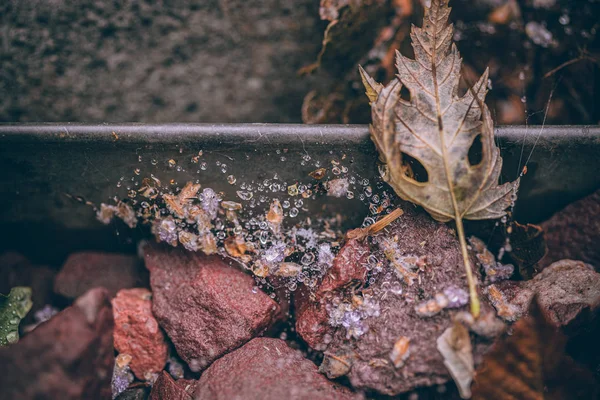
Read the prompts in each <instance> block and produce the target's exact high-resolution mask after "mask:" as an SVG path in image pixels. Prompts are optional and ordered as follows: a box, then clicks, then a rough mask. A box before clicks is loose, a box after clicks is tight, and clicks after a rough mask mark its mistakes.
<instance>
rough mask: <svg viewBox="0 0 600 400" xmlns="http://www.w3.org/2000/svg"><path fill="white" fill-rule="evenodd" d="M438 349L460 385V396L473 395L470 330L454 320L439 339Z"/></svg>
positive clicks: (457, 384)
mask: <svg viewBox="0 0 600 400" xmlns="http://www.w3.org/2000/svg"><path fill="white" fill-rule="evenodd" d="M437 348H438V351H439V352H440V353H441V354H442V356H444V365H445V366H446V368H447V369H448V372H450V375H452V379H454V383H456V386H457V387H458V391H459V393H460V397H462V398H463V399H468V398H470V397H471V382H472V381H473V374H474V370H475V367H474V362H473V348H472V346H471V338H470V337H469V330H468V329H467V328H465V327H464V326H463V325H462V324H461V323H460V322H454V325H452V326H451V327H449V328H448V329H446V330H445V331H444V333H442V335H441V336H440V337H439V338H438V339H437Z"/></svg>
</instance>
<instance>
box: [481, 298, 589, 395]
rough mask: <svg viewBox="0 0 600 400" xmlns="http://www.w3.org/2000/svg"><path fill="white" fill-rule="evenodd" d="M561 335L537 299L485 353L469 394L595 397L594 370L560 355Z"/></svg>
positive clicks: (563, 350) (563, 348) (561, 352)
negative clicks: (507, 333) (508, 333)
mask: <svg viewBox="0 0 600 400" xmlns="http://www.w3.org/2000/svg"><path fill="white" fill-rule="evenodd" d="M565 344H566V338H565V336H564V335H563V334H562V333H561V332H560V331H558V330H557V329H556V328H555V327H554V326H553V325H552V324H551V323H550V322H548V320H547V318H546V317H545V316H544V314H543V312H542V309H541V308H540V306H539V304H538V302H537V299H534V300H533V301H532V303H531V306H530V310H529V316H528V317H526V318H523V319H521V320H519V321H518V322H517V323H516V324H515V325H514V327H513V333H512V335H510V336H505V337H503V338H502V339H501V340H500V341H498V342H497V343H496V344H495V345H494V347H493V348H492V349H491V350H490V352H489V353H488V354H486V356H485V358H484V360H483V362H482V364H481V365H480V367H479V368H478V369H477V371H476V373H475V384H474V385H473V388H472V389H473V398H474V399H486V400H493V399H597V398H598V395H599V394H600V393H599V392H598V384H597V382H596V380H595V379H594V376H593V374H592V373H591V372H590V371H589V370H587V369H584V368H582V367H581V366H579V365H578V364H577V363H576V362H575V361H574V360H573V359H572V358H570V357H569V356H567V355H566V354H565Z"/></svg>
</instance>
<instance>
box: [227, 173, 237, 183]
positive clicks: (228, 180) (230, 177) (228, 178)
mask: <svg viewBox="0 0 600 400" xmlns="http://www.w3.org/2000/svg"><path fill="white" fill-rule="evenodd" d="M227 182H228V183H229V184H230V185H235V182H236V179H235V176H233V175H229V176H228V177H227Z"/></svg>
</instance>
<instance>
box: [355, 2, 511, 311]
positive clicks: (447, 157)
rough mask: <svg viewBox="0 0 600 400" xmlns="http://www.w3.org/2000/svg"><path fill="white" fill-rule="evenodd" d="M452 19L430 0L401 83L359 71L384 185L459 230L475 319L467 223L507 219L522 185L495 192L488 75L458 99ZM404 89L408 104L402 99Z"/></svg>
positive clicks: (496, 158)
mask: <svg viewBox="0 0 600 400" xmlns="http://www.w3.org/2000/svg"><path fill="white" fill-rule="evenodd" d="M449 15H450V8H449V7H448V6H447V1H445V0H431V6H430V7H429V8H427V9H426V10H425V16H424V19H423V27H422V28H417V27H414V26H413V28H412V31H411V38H412V45H413V49H414V53H415V59H414V60H412V59H409V58H407V57H404V56H403V55H401V54H400V53H397V60H396V61H397V63H396V66H397V68H398V75H397V78H396V79H394V80H393V81H392V82H390V83H389V84H388V85H387V86H385V87H382V86H381V85H380V84H378V83H376V82H375V81H374V80H373V79H372V78H371V77H370V76H368V75H367V73H366V72H365V71H364V70H363V69H362V68H360V73H361V76H362V79H363V83H364V85H365V87H366V88H367V96H368V97H369V100H370V101H371V108H372V125H371V128H370V130H371V138H372V139H373V141H374V142H375V145H376V147H377V149H378V151H379V156H380V159H381V161H382V162H383V163H384V164H385V166H384V168H383V169H382V175H383V178H384V179H385V180H386V181H387V182H388V183H389V184H390V185H391V186H392V188H393V189H394V191H395V192H396V193H397V194H398V195H399V196H400V197H401V198H403V199H404V200H408V201H411V202H413V203H415V204H417V205H420V206H422V207H423V208H425V210H427V212H429V214H431V216H432V217H433V218H435V219H436V220H438V221H442V222H447V221H450V220H454V221H455V222H456V228H457V231H458V236H459V239H460V243H461V249H462V252H463V261H464V264H465V268H466V271H467V279H468V280H469V288H470V295H471V310H472V312H473V314H474V315H478V314H479V302H478V299H477V293H476V290H475V282H474V280H473V277H472V273H471V268H470V263H469V256H468V253H467V246H466V240H465V238H464V228H463V223H462V220H463V219H491V218H499V217H502V216H503V215H505V210H506V208H507V207H508V206H509V205H510V204H511V202H512V201H513V200H514V199H513V195H514V193H515V192H516V189H517V187H518V184H519V180H516V181H515V182H510V183H506V184H503V185H498V179H499V177H500V171H501V169H502V158H501V157H500V152H499V150H498V148H497V147H496V145H495V143H494V129H493V122H492V118H491V115H490V112H489V110H488V108H487V106H486V105H485V103H484V98H485V95H486V93H487V82H488V72H487V71H486V72H485V73H484V74H483V76H482V77H481V78H480V79H479V81H478V82H477V83H476V84H475V85H473V87H472V88H471V89H470V90H468V91H467V93H466V94H465V95H464V96H462V97H459V96H458V84H459V79H460V68H461V58H460V55H459V53H458V50H457V48H456V45H454V44H453V43H452V35H453V26H452V24H448V16H449ZM403 85H404V86H405V87H406V88H407V89H408V91H409V92H410V101H406V100H403V99H401V96H400V91H401V89H402V87H403ZM478 146H480V147H481V154H478V152H477V151H476V150H477V147H478Z"/></svg>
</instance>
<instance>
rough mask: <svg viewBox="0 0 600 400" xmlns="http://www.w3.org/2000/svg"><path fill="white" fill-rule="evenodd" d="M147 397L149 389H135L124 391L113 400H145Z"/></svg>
mask: <svg viewBox="0 0 600 400" xmlns="http://www.w3.org/2000/svg"><path fill="white" fill-rule="evenodd" d="M149 395H150V388H149V387H145V386H144V387H135V388H129V389H127V390H125V391H124V392H123V393H121V394H120V395H118V396H117V397H116V399H115V400H147V399H148V396H149Z"/></svg>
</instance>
